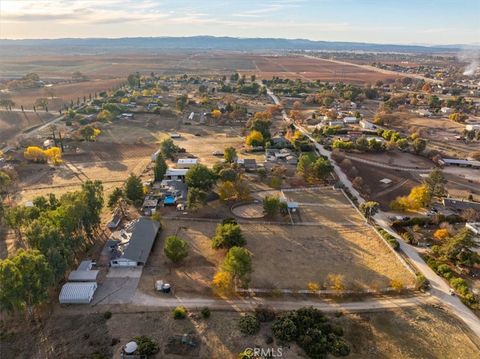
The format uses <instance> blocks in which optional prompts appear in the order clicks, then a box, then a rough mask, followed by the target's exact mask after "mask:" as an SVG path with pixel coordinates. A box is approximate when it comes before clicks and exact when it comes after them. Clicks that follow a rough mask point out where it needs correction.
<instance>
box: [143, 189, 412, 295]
mask: <svg viewBox="0 0 480 359" xmlns="http://www.w3.org/2000/svg"><path fill="white" fill-rule="evenodd" d="M327 191H328V190H327ZM331 193H333V194H331ZM287 196H288V198H289V199H290V200H295V201H298V202H301V203H302V202H303V201H307V200H308V201H309V202H310V204H306V203H305V204H300V208H301V209H300V212H301V216H302V217H305V218H302V220H303V222H315V223H317V225H313V226H312V225H303V226H300V225H299V226H296V227H292V226H290V225H284V224H278V225H274V224H268V225H264V224H260V223H258V224H256V223H242V224H241V227H242V230H243V233H244V235H245V237H246V240H247V246H246V247H247V248H248V249H249V250H250V251H251V252H252V254H253V268H254V272H253V274H252V277H251V283H250V287H252V288H267V289H294V290H299V289H307V284H308V283H309V282H316V283H318V284H320V285H324V284H325V282H326V279H327V276H328V275H329V274H341V275H343V276H344V278H343V281H344V284H345V286H346V288H347V289H353V290H355V289H368V288H372V289H380V288H385V287H388V286H389V285H390V282H391V280H398V281H400V282H401V283H403V285H405V286H408V285H412V284H413V276H412V275H411V273H410V272H409V271H407V269H406V268H405V267H404V266H403V264H402V263H401V262H400V261H399V260H398V259H397V258H396V257H395V256H394V255H393V254H392V253H391V251H390V249H389V248H388V247H387V246H386V244H385V243H383V242H382V241H381V240H380V238H378V236H377V235H376V234H375V233H374V232H373V230H372V229H371V228H370V227H367V226H366V225H365V224H364V220H363V219H362V218H361V216H360V215H359V214H358V213H357V212H356V211H355V210H354V209H353V208H352V207H351V206H350V205H349V204H348V202H347V200H346V199H345V198H344V197H343V199H342V197H339V195H338V193H336V192H332V191H328V192H321V193H320V194H318V193H317V192H316V191H311V193H308V194H307V193H303V192H301V195H297V193H295V195H291V194H290V193H288V194H287ZM302 196H303V198H304V199H302ZM318 224H320V225H318ZM164 225H165V226H164V229H163V230H162V234H161V237H160V240H159V241H158V242H157V244H156V246H155V248H154V250H153V252H152V254H151V256H150V258H149V261H148V263H147V266H146V267H145V270H144V273H143V276H142V279H141V282H140V289H141V290H143V291H147V292H153V287H154V282H155V280H157V279H158V278H162V279H164V280H166V281H168V282H169V283H172V284H173V285H174V287H175V292H176V294H177V295H179V296H181V295H190V294H191V293H196V294H201V295H211V294H212V293H211V289H210V282H211V280H212V278H213V275H214V274H215V272H216V270H217V268H218V266H219V264H220V263H221V262H222V260H223V256H224V251H214V250H212V249H211V240H210V238H211V237H212V236H213V234H214V233H215V227H216V223H215V222H213V223H212V222H200V221H195V220H189V221H186V220H181V219H176V220H175V221H172V220H169V221H165V223H164ZM173 234H177V235H178V236H180V237H181V238H184V239H185V240H186V241H187V242H188V243H189V246H190V255H189V256H188V257H187V259H186V260H185V261H184V262H183V263H182V264H180V265H178V266H172V265H171V264H170V262H169V261H168V259H167V258H166V257H165V255H164V253H163V243H164V240H165V238H166V237H168V236H170V235H173ZM313 263H315V264H316V265H313ZM292 268H294V270H293V269H292Z"/></svg>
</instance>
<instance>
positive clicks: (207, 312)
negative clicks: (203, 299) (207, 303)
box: [200, 307, 212, 319]
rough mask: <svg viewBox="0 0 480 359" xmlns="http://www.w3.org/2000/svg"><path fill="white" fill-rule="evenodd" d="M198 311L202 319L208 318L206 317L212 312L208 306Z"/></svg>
mask: <svg viewBox="0 0 480 359" xmlns="http://www.w3.org/2000/svg"><path fill="white" fill-rule="evenodd" d="M200 313H201V314H202V318H203V319H208V318H210V315H211V314H212V313H211V312H210V308H208V307H205V308H203V309H202V311H201V312H200Z"/></svg>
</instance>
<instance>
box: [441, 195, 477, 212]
mask: <svg viewBox="0 0 480 359" xmlns="http://www.w3.org/2000/svg"><path fill="white" fill-rule="evenodd" d="M443 205H444V206H445V207H452V208H455V209H467V208H473V209H476V210H477V211H480V202H472V201H464V200H463V199H456V198H444V199H443Z"/></svg>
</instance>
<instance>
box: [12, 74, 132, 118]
mask: <svg viewBox="0 0 480 359" xmlns="http://www.w3.org/2000/svg"><path fill="white" fill-rule="evenodd" d="M124 82H125V77H122V78H114V79H92V80H89V81H83V82H73V83H70V82H60V83H57V84H52V85H51V86H50V87H40V88H31V89H21V90H15V91H10V92H9V95H10V97H11V99H12V101H13V102H15V107H16V108H19V107H20V106H23V107H24V108H25V109H29V110H31V109H33V106H34V104H35V100H36V99H38V98H46V99H47V100H48V109H49V110H50V111H58V110H59V109H61V108H62V107H63V106H64V105H67V106H68V105H70V102H71V101H73V102H74V103H75V104H76V103H77V99H80V101H83V97H84V96H85V97H87V98H88V97H89V95H92V97H93V96H94V94H95V92H96V93H99V92H101V91H106V90H108V89H111V88H116V87H118V86H119V85H120V84H122V83H124Z"/></svg>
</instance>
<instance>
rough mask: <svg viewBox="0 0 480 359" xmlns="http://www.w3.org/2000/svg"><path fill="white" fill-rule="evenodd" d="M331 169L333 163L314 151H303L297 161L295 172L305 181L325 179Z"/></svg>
mask: <svg viewBox="0 0 480 359" xmlns="http://www.w3.org/2000/svg"><path fill="white" fill-rule="evenodd" d="M332 171H333V165H332V164H331V163H330V161H329V160H328V159H326V158H324V157H321V156H316V155H315V154H314V153H312V152H310V153H303V154H302V155H301V156H300V157H299V159H298V163H297V173H298V174H299V175H300V176H302V177H303V178H304V179H305V181H307V182H316V181H318V180H325V179H326V178H327V177H328V175H330V173H331V172H332Z"/></svg>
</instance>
